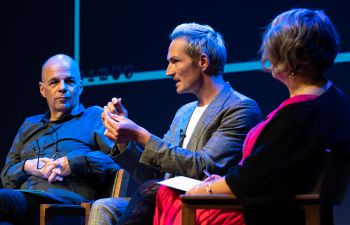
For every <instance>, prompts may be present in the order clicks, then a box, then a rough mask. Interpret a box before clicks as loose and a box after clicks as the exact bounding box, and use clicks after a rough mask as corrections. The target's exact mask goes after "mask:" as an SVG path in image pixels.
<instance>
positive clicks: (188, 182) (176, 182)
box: [158, 176, 203, 191]
mask: <svg viewBox="0 0 350 225" xmlns="http://www.w3.org/2000/svg"><path fill="white" fill-rule="evenodd" d="M202 182H203V181H201V180H196V179H192V178H189V177H183V176H178V177H173V178H170V179H167V180H163V181H160V182H158V184H162V185H165V186H168V187H171V188H175V189H179V190H182V191H188V190H190V189H191V188H192V187H194V186H196V185H197V184H200V183H202Z"/></svg>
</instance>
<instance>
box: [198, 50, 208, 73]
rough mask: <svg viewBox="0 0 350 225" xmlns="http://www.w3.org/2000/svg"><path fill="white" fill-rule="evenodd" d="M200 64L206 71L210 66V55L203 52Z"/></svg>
mask: <svg viewBox="0 0 350 225" xmlns="http://www.w3.org/2000/svg"><path fill="white" fill-rule="evenodd" d="M199 66H200V67H201V68H202V70H203V71H206V70H207V69H208V67H209V57H208V56H207V55H206V54H201V55H200V56H199Z"/></svg>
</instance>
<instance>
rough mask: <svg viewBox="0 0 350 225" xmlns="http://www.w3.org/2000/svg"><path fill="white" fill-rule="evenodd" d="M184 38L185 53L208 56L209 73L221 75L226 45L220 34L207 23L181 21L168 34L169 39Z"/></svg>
mask: <svg viewBox="0 0 350 225" xmlns="http://www.w3.org/2000/svg"><path fill="white" fill-rule="evenodd" d="M176 38H184V39H185V40H186V41H187V43H188V45H187V50H186V54H188V55H189V56H190V57H191V58H192V59H199V57H200V55H201V54H206V55H207V56H208V58H209V69H210V75H222V74H223V73H224V66H225V64H226V58H227V56H226V47H225V42H224V39H223V37H222V35H221V34H220V33H219V32H216V31H215V30H214V29H213V28H212V27H210V26H208V25H200V24H197V23H183V24H180V25H178V26H177V27H176V28H175V29H174V30H173V32H172V33H171V35H170V40H174V39H176Z"/></svg>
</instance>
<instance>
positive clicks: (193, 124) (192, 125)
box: [182, 105, 208, 148]
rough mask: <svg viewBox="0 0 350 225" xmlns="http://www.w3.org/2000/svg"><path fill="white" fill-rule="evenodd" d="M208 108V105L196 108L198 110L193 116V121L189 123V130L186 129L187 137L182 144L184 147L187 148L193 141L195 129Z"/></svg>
mask: <svg viewBox="0 0 350 225" xmlns="http://www.w3.org/2000/svg"><path fill="white" fill-rule="evenodd" d="M207 107H208V105H205V106H196V108H195V109H194V111H193V113H192V115H191V119H190V121H189V122H188V125H187V128H186V135H185V138H184V141H183V143H182V147H183V148H186V147H187V145H188V142H189V141H190V139H191V136H192V134H193V131H194V129H195V128H196V125H197V123H198V121H199V119H200V118H201V116H202V114H203V113H204V111H205V109H206V108H207Z"/></svg>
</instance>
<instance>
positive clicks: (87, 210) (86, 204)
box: [80, 202, 91, 225]
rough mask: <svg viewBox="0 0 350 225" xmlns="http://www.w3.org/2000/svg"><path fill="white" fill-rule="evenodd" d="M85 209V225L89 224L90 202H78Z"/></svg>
mask: <svg viewBox="0 0 350 225" xmlns="http://www.w3.org/2000/svg"><path fill="white" fill-rule="evenodd" d="M80 205H81V206H82V207H83V208H84V209H85V225H88V224H89V217H90V210H91V203H90V202H83V203H81V204H80Z"/></svg>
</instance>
